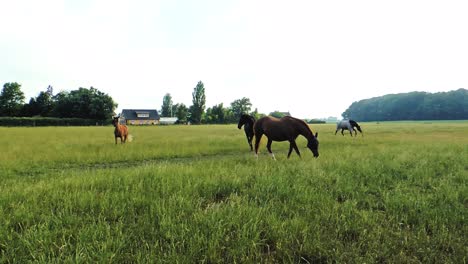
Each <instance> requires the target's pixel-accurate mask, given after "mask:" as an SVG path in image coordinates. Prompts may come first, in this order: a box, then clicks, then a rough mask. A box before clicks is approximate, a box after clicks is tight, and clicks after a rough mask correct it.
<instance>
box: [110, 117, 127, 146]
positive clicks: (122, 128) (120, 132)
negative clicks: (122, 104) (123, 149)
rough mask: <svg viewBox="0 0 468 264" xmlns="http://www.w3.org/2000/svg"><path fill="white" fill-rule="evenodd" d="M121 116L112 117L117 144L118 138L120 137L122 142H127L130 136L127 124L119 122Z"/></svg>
mask: <svg viewBox="0 0 468 264" xmlns="http://www.w3.org/2000/svg"><path fill="white" fill-rule="evenodd" d="M119 118H120V116H116V117H114V118H113V119H112V125H114V127H115V129H114V135H115V144H117V138H120V143H122V144H123V143H125V142H126V141H127V137H128V128H127V126H126V125H121V124H120V123H119Z"/></svg>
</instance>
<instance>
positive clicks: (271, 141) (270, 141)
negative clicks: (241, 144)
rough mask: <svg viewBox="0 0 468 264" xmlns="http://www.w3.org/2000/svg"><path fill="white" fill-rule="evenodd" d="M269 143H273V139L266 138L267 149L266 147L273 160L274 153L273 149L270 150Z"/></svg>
mask: <svg viewBox="0 0 468 264" xmlns="http://www.w3.org/2000/svg"><path fill="white" fill-rule="evenodd" d="M271 143H273V140H271V139H268V143H267V149H268V152H270V156H271V157H272V158H273V159H274V160H276V158H275V154H273V151H271Z"/></svg>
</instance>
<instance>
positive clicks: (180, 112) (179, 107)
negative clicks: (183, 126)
mask: <svg viewBox="0 0 468 264" xmlns="http://www.w3.org/2000/svg"><path fill="white" fill-rule="evenodd" d="M173 108H174V113H175V116H176V117H177V120H178V122H179V123H186V122H187V116H188V108H187V106H185V105H184V104H175V105H173Z"/></svg>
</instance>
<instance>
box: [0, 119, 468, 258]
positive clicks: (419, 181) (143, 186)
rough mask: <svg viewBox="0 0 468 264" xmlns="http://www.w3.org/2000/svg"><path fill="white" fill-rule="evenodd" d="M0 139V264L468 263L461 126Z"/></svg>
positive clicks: (85, 133)
mask: <svg viewBox="0 0 468 264" xmlns="http://www.w3.org/2000/svg"><path fill="white" fill-rule="evenodd" d="M362 127H363V130H364V136H358V137H356V138H351V137H350V136H349V134H347V135H346V136H344V137H343V136H341V135H336V136H335V135H334V132H335V126H334V124H320V125H311V128H312V130H313V131H314V132H316V131H318V133H319V137H318V139H319V141H320V147H319V151H320V157H319V158H317V159H315V158H313V156H312V153H311V152H310V151H309V150H308V149H306V148H305V146H306V140H305V139H304V138H302V137H300V138H298V141H297V143H298V146H299V149H300V150H301V153H302V158H299V157H298V156H297V155H296V154H295V153H293V154H292V156H291V158H290V159H287V158H286V155H287V151H288V147H289V145H288V144H287V143H278V142H275V143H273V146H272V149H273V151H274V152H275V155H276V159H277V160H276V161H274V160H272V159H271V158H270V157H269V155H267V151H266V148H265V140H263V141H262V146H261V153H260V155H259V158H258V159H255V158H254V156H253V153H252V152H250V151H249V147H248V145H247V142H246V139H245V136H244V132H243V130H238V129H237V126H236V125H202V126H153V127H134V126H131V127H130V134H132V135H133V141H132V142H130V143H127V144H123V145H121V144H118V145H115V144H114V138H113V127H111V126H107V127H28V128H24V127H23V128H18V127H0V134H1V135H2V136H1V137H0V148H1V151H0V262H1V263H24V262H46V263H64V262H65V263H68V262H73V263H89V262H109V263H128V262H132V263H134V262H135V263H220V262H221V263H277V262H287V263H466V262H467V260H468V259H467V256H468V243H467V237H468V225H467V218H468V184H467V183H468V122H389V123H386V122H382V123H375V122H374V123H363V124H362Z"/></svg>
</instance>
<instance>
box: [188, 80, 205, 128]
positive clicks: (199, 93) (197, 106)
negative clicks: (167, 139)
mask: <svg viewBox="0 0 468 264" xmlns="http://www.w3.org/2000/svg"><path fill="white" fill-rule="evenodd" d="M205 102H206V98H205V86H204V85H203V83H202V81H199V82H198V83H197V86H196V87H195V88H194V89H193V93H192V106H190V109H189V112H190V121H191V122H193V123H194V124H200V123H201V120H202V116H203V113H204V112H205Z"/></svg>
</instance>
